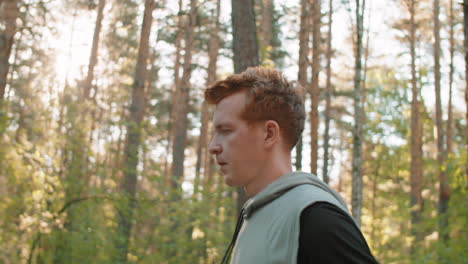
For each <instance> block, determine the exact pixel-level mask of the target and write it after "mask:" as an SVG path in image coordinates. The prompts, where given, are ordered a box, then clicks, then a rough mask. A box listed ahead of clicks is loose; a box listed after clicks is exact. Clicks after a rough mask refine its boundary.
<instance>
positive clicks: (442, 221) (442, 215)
mask: <svg viewBox="0 0 468 264" xmlns="http://www.w3.org/2000/svg"><path fill="white" fill-rule="evenodd" d="M439 9H440V6H439V0H434V39H435V41H434V77H435V80H434V82H435V99H436V100H435V104H436V105H435V108H436V129H437V165H438V176H439V210H438V212H439V238H440V239H441V240H442V241H444V242H446V241H447V240H448V230H447V228H448V217H447V210H448V201H449V198H450V193H449V183H448V179H447V174H446V173H445V169H444V166H445V154H444V153H445V148H444V132H443V123H442V104H441V99H440V21H439Z"/></svg>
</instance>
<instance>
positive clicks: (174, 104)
mask: <svg viewBox="0 0 468 264" xmlns="http://www.w3.org/2000/svg"><path fill="white" fill-rule="evenodd" d="M182 18H183V2H182V0H179V13H178V14H177V32H176V38H175V48H176V51H175V61H174V86H173V88H172V104H171V109H170V110H171V119H170V121H169V122H168V129H169V131H170V133H169V134H168V137H167V140H168V141H167V142H168V144H167V153H168V155H167V156H166V158H165V162H164V164H165V165H164V168H165V169H164V175H165V176H166V177H168V181H169V180H170V177H169V176H170V175H169V173H167V172H168V164H169V162H168V156H169V155H170V154H171V153H172V152H171V151H172V144H173V143H174V142H173V141H174V138H175V125H174V120H175V119H176V116H177V100H178V98H179V94H180V65H181V63H180V60H181V54H180V53H181V50H182V47H181V46H182V44H181V42H182V36H183V33H184V31H185V26H184V22H183V20H182ZM171 121H172V122H173V123H172V124H171Z"/></svg>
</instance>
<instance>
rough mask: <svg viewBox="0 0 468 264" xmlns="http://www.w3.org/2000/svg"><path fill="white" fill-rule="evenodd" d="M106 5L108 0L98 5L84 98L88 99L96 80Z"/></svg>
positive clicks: (102, 0) (101, 0)
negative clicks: (95, 72) (100, 37)
mask: <svg viewBox="0 0 468 264" xmlns="http://www.w3.org/2000/svg"><path fill="white" fill-rule="evenodd" d="M105 5H106V0H99V4H98V13H97V16H96V24H95V28H94V34H93V44H92V48H91V54H90V55H89V64H88V74H87V76H86V79H85V82H84V85H83V87H84V90H83V94H84V96H83V97H84V98H85V99H88V98H89V94H90V91H91V88H92V82H93V79H94V68H95V67H96V64H97V58H98V46H99V36H100V33H101V28H102V19H103V17H104V16H103V11H104V6H105Z"/></svg>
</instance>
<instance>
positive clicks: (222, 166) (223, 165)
mask: <svg viewBox="0 0 468 264" xmlns="http://www.w3.org/2000/svg"><path fill="white" fill-rule="evenodd" d="M217 163H218V166H219V169H220V170H221V172H222V173H223V174H224V173H225V168H226V165H227V162H224V161H218V162H217Z"/></svg>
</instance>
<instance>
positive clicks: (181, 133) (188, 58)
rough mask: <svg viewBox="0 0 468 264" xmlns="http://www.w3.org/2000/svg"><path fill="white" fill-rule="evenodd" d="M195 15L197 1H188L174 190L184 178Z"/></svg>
mask: <svg viewBox="0 0 468 264" xmlns="http://www.w3.org/2000/svg"><path fill="white" fill-rule="evenodd" d="M196 15H197V1H196V0H191V1H190V19H189V23H188V25H187V29H186V32H185V54H184V65H183V70H184V72H183V74H182V79H181V81H180V93H179V95H178V98H177V103H176V105H177V111H176V117H175V120H174V144H173V146H172V155H173V162H172V173H171V174H172V175H171V176H172V181H171V185H172V188H173V189H174V190H176V189H178V188H179V187H180V184H181V180H182V178H183V176H184V160H185V155H184V151H185V147H186V145H187V125H188V119H187V114H188V107H189V100H190V77H191V76H192V52H193V46H194V45H193V42H194V39H195V38H194V29H195V24H196Z"/></svg>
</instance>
